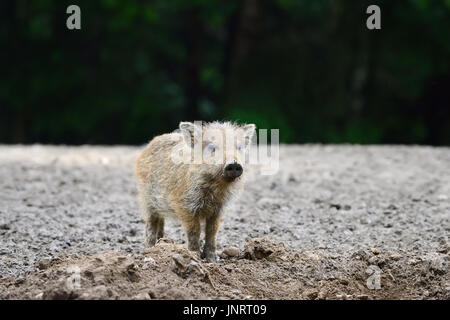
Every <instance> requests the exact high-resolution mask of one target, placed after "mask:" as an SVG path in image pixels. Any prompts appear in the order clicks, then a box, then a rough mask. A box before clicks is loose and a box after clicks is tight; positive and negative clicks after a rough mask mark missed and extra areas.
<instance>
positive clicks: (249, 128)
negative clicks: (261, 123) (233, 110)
mask: <svg viewBox="0 0 450 320" xmlns="http://www.w3.org/2000/svg"><path fill="white" fill-rule="evenodd" d="M242 129H243V130H244V137H245V141H246V145H247V146H248V145H250V143H251V142H252V139H253V136H254V135H255V133H256V126H255V125H254V124H253V123H251V124H245V125H243V126H242Z"/></svg>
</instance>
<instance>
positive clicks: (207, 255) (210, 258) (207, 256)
mask: <svg viewBox="0 0 450 320" xmlns="http://www.w3.org/2000/svg"><path fill="white" fill-rule="evenodd" d="M201 258H202V259H204V260H205V261H206V262H208V263H212V262H217V256H216V253H215V252H211V251H203V252H202V255H201Z"/></svg>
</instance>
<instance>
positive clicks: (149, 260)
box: [144, 257, 156, 264]
mask: <svg viewBox="0 0 450 320" xmlns="http://www.w3.org/2000/svg"><path fill="white" fill-rule="evenodd" d="M144 262H148V263H150V264H155V263H156V261H155V259H153V258H152V257H145V258H144Z"/></svg>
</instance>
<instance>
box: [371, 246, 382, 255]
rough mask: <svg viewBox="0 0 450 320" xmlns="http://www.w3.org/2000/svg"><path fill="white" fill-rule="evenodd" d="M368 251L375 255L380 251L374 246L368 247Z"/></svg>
mask: <svg viewBox="0 0 450 320" xmlns="http://www.w3.org/2000/svg"><path fill="white" fill-rule="evenodd" d="M370 252H372V253H373V254H374V255H377V254H379V253H380V251H378V249H376V248H370Z"/></svg>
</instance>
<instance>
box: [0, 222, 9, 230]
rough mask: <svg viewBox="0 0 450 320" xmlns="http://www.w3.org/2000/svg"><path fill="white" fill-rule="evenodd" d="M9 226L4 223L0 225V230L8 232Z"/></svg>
mask: <svg viewBox="0 0 450 320" xmlns="http://www.w3.org/2000/svg"><path fill="white" fill-rule="evenodd" d="M9 229H11V228H10V226H9V225H8V224H6V223H3V224H0V230H9Z"/></svg>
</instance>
